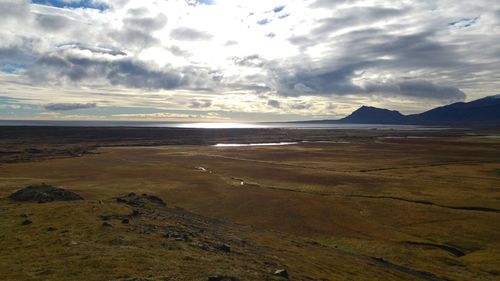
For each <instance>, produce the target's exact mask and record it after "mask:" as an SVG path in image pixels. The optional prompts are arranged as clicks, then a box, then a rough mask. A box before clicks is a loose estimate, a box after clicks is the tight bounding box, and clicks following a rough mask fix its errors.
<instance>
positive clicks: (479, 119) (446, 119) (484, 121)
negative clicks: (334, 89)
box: [309, 95, 500, 127]
mask: <svg viewBox="0 0 500 281" xmlns="http://www.w3.org/2000/svg"><path fill="white" fill-rule="evenodd" d="M311 122H313V123H351V124H356V123H357V124H406V125H455V126H456V125H458V126H460V125H481V126H483V125H484V126H498V127H500V95H495V96H489V97H485V98H482V99H478V100H474V101H471V102H457V103H453V104H449V105H445V106H441V107H437V108H434V109H431V110H429V111H425V112H422V113H419V114H412V115H403V114H401V113H399V112H398V111H395V110H388V109H383V108H376V107H370V106H362V107H360V108H359V109H357V110H356V111H354V112H353V113H351V115H349V116H347V117H345V118H342V119H340V120H320V121H310V122H309V123H311Z"/></svg>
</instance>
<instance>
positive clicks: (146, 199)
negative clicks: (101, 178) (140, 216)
mask: <svg viewBox="0 0 500 281" xmlns="http://www.w3.org/2000/svg"><path fill="white" fill-rule="evenodd" d="M116 201H117V202H118V203H125V204H127V205H130V206H134V207H143V206H147V205H150V204H152V205H158V206H166V204H165V202H163V200H162V199H161V198H160V197H158V196H155V195H148V194H142V195H138V194H135V193H134V192H132V193H129V194H127V195H126V196H122V197H118V198H116Z"/></svg>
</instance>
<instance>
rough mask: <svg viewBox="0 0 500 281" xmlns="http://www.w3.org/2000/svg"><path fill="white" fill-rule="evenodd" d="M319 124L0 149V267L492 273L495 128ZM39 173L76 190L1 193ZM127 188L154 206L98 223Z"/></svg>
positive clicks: (58, 274)
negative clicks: (157, 141)
mask: <svg viewBox="0 0 500 281" xmlns="http://www.w3.org/2000/svg"><path fill="white" fill-rule="evenodd" d="M303 134H307V132H304V133H303ZM314 134H316V135H315V136H314V139H317V140H319V139H321V138H320V137H319V136H317V135H318V134H321V133H319V132H317V131H315V132H314ZM324 134H325V135H324V136H323V139H322V140H333V141H338V140H342V141H340V142H331V143H327V142H321V143H319V142H310V143H301V144H298V145H289V146H266V147H213V146H209V145H206V144H199V145H155V146H149V145H150V144H149V143H148V146H137V145H140V143H139V144H134V145H136V146H127V145H123V144H120V146H113V144H112V143H111V144H108V145H106V146H101V147H99V148H96V149H94V150H92V151H91V153H86V154H83V155H81V157H67V158H66V156H65V157H57V158H54V159H46V157H42V158H40V159H34V160H37V161H31V160H26V157H24V158H23V157H21V158H19V159H23V161H9V162H12V163H3V164H0V198H1V199H0V226H1V227H0V280H5V281H9V280H209V279H208V278H209V277H210V276H218V277H217V278H219V279H212V280H285V278H284V277H280V276H277V275H275V274H273V273H274V271H275V270H278V269H286V270H287V272H288V274H289V279H290V280H500V138H487V137H480V136H470V135H467V134H465V133H453V134H442V133H433V132H419V133H418V134H420V136H425V135H426V134H427V135H428V136H430V138H423V137H422V138H405V137H402V138H399V137H398V138H386V137H385V136H386V135H387V133H384V132H368V133H367V132H364V133H359V132H353V133H352V136H349V133H347V134H346V133H342V135H341V138H340V139H339V138H338V137H337V138H335V137H334V135H332V134H330V133H327V132H325V133H324ZM391 134H392V135H394V132H391ZM398 134H399V135H401V134H403V135H404V134H411V132H406V133H398ZM367 135H368V136H367ZM399 135H398V136H399ZM497 135H498V132H497ZM280 140H290V137H289V138H288V139H286V138H281V139H280ZM292 140H293V137H292ZM4 143H7V144H8V145H10V146H11V147H20V145H16V144H13V143H12V142H7V141H5V138H4ZM28 144H29V143H28ZM23 145H24V146H26V142H25V143H24V144H23ZM51 145H53V146H54V144H51ZM96 146H99V145H96ZM55 149H56V148H55ZM4 151H6V150H4ZM11 158H12V155H11V154H9V159H11ZM200 167H203V168H204V169H206V170H202V169H201V168H200ZM241 181H244V185H241ZM42 182H43V183H49V184H52V185H55V186H59V187H63V188H65V189H68V190H71V191H74V192H76V193H78V194H80V195H81V196H83V197H84V198H85V200H84V201H68V202H51V203H44V204H38V203H20V202H14V201H12V200H10V199H8V198H7V197H8V196H9V195H10V194H11V193H13V192H14V191H16V190H18V189H20V188H23V187H25V186H27V185H29V184H37V183H42ZM129 192H135V193H137V194H142V193H147V194H154V195H157V196H159V197H161V198H162V199H163V200H164V201H165V202H166V204H167V208H158V209H156V208H155V207H154V206H153V207H151V206H149V207H148V208H146V207H144V209H140V211H141V215H139V216H137V217H134V218H133V219H131V221H130V223H129V224H122V223H121V222H120V220H117V219H111V220H109V223H111V224H112V227H103V226H102V223H103V219H102V217H101V216H106V215H108V216H109V215H111V216H113V215H114V216H116V217H119V216H120V215H127V214H129V213H131V212H132V209H133V208H131V207H130V206H127V205H123V204H120V203H117V202H116V200H115V198H116V197H118V196H123V195H125V194H127V193H129ZM100 201H101V202H100ZM25 218H29V219H30V220H32V221H33V223H32V224H30V225H22V224H21V222H22V221H23V220H24V219H25ZM49 227H52V228H54V229H55V230H54V231H47V229H48V228H49ZM172 232H176V233H187V234H189V235H190V237H191V238H189V239H184V240H182V239H172V238H171V237H167V236H168V235H167V234H168V233H172ZM222 244H228V245H230V247H231V250H230V251H224V250H220V249H219V246H220V245H222ZM207 245H208V247H207ZM224 276H227V278H226V279H223V277H224ZM229 277H232V278H233V279H230V278H229ZM236 278H237V279H236Z"/></svg>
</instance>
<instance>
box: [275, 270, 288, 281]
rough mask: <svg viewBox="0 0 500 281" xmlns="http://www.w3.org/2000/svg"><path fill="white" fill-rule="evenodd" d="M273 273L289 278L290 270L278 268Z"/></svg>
mask: <svg viewBox="0 0 500 281" xmlns="http://www.w3.org/2000/svg"><path fill="white" fill-rule="evenodd" d="M273 274H274V275H276V276H280V277H283V278H286V279H288V271H286V269H278V270H276V271H275V272H274V273H273Z"/></svg>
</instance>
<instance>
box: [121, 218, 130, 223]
mask: <svg viewBox="0 0 500 281" xmlns="http://www.w3.org/2000/svg"><path fill="white" fill-rule="evenodd" d="M129 222H130V221H129V219H123V220H122V223H123V224H128V223H129Z"/></svg>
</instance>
